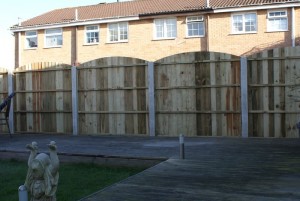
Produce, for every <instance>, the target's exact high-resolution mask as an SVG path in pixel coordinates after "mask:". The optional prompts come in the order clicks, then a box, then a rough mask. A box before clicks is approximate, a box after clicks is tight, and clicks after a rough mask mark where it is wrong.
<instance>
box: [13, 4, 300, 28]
mask: <svg viewBox="0 0 300 201" xmlns="http://www.w3.org/2000/svg"><path fill="white" fill-rule="evenodd" d="M295 2H298V3H300V1H299V0H209V7H208V6H207V5H206V0H136V1H127V2H116V3H106V4H97V5H90V6H80V7H71V8H62V9H56V10H52V11H50V12H47V13H44V14H42V15H39V16H36V17H34V18H31V19H29V20H27V21H24V22H22V23H21V24H19V25H16V26H13V27H12V28H11V30H14V29H19V28H22V27H23V28H24V27H27V28H29V27H37V26H42V25H43V26H45V25H53V24H63V23H71V22H78V21H94V20H99V19H113V18H124V17H139V16H147V15H160V14H170V13H181V12H193V11H207V10H213V9H221V8H234V7H244V6H259V5H271V4H278V3H295ZM76 12H77V17H76Z"/></svg>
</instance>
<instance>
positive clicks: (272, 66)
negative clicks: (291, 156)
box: [248, 47, 300, 137]
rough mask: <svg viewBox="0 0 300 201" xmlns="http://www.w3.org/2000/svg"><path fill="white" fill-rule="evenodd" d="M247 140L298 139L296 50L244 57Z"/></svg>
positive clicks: (299, 55) (299, 56)
mask: <svg viewBox="0 0 300 201" xmlns="http://www.w3.org/2000/svg"><path fill="white" fill-rule="evenodd" d="M248 83H249V84H248V86H249V134H250V137H251V136H252V137H298V129H297V125H296V124H297V123H298V122H299V117H300V116H299V114H300V107H299V102H300V95H299V94H300V48H299V47H295V48H291V47H289V48H277V49H273V50H268V51H264V52H261V53H258V54H255V55H252V56H249V57H248Z"/></svg>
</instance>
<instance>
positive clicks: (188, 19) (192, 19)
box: [186, 15, 205, 38]
mask: <svg viewBox="0 0 300 201" xmlns="http://www.w3.org/2000/svg"><path fill="white" fill-rule="evenodd" d="M198 23H201V24H202V26H203V28H202V29H203V34H197V35H189V30H190V29H189V24H198ZM201 24H200V26H201ZM197 30H198V29H197ZM198 32H200V30H198ZM204 36H205V24H204V17H203V16H202V15H201V16H189V17H186V37H187V38H195V37H204Z"/></svg>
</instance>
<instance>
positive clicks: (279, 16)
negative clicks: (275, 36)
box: [267, 10, 289, 32]
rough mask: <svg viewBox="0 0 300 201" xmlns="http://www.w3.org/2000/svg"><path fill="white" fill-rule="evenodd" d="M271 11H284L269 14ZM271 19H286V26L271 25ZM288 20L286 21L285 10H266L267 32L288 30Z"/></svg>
mask: <svg viewBox="0 0 300 201" xmlns="http://www.w3.org/2000/svg"><path fill="white" fill-rule="evenodd" d="M271 13H285V14H284V15H278V16H271ZM273 20H286V27H285V28H284V29H281V28H278V29H277V28H276V27H273V25H274V24H273V23H272V22H271V21H273ZM288 27H289V22H288V14H287V10H270V11H268V16H267V31H268V32H278V31H288Z"/></svg>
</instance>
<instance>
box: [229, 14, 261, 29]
mask: <svg viewBox="0 0 300 201" xmlns="http://www.w3.org/2000/svg"><path fill="white" fill-rule="evenodd" d="M246 15H255V25H254V27H255V30H254V31H246ZM235 16H242V22H241V23H242V30H241V31H237V30H235V27H234V17H235ZM231 33H232V34H249V33H257V13H256V12H249V13H234V14H231Z"/></svg>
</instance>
